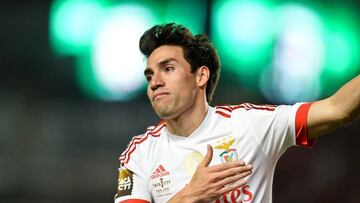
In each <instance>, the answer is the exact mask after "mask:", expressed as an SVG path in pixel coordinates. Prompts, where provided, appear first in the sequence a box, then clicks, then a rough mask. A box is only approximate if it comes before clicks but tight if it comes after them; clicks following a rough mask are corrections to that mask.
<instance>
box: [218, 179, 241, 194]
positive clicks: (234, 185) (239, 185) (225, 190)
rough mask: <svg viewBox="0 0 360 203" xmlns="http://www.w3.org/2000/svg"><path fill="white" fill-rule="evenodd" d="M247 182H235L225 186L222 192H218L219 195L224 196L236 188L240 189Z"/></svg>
mask: <svg viewBox="0 0 360 203" xmlns="http://www.w3.org/2000/svg"><path fill="white" fill-rule="evenodd" d="M246 183H247V181H246V180H245V179H241V180H239V181H237V182H235V183H234V184H228V185H225V186H224V187H223V188H221V189H220V190H218V194H220V195H221V194H224V193H227V192H230V191H233V190H235V189H236V188H240V187H243V186H244V185H246Z"/></svg>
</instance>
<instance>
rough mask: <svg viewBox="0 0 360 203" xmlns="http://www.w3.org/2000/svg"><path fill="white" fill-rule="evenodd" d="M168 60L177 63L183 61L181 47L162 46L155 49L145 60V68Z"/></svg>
mask: <svg viewBox="0 0 360 203" xmlns="http://www.w3.org/2000/svg"><path fill="white" fill-rule="evenodd" d="M168 58H174V59H176V60H177V61H182V60H185V59H184V54H183V49H182V47H181V46H176V45H162V46H160V47H158V48H156V49H155V50H154V51H153V52H152V53H151V54H150V56H149V58H148V60H147V66H148V67H149V66H156V65H157V64H159V63H161V62H162V61H163V60H165V59H168Z"/></svg>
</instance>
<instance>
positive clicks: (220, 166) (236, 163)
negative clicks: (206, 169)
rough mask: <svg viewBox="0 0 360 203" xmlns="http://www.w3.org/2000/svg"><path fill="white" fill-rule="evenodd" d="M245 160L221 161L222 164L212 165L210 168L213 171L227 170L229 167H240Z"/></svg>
mask: <svg viewBox="0 0 360 203" xmlns="http://www.w3.org/2000/svg"><path fill="white" fill-rule="evenodd" d="M244 165H245V162H244V161H238V160H237V161H230V162H226V163H222V164H218V165H215V166H212V167H211V168H210V170H211V171H213V172H217V171H224V170H228V169H231V168H236V167H241V166H244Z"/></svg>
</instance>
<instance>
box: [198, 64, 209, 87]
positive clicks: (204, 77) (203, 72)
mask: <svg viewBox="0 0 360 203" xmlns="http://www.w3.org/2000/svg"><path fill="white" fill-rule="evenodd" d="M209 78H210V70H209V68H208V67H207V66H201V67H200V68H198V69H197V70H196V82H197V84H198V86H199V87H206V84H207V82H208V80H209Z"/></svg>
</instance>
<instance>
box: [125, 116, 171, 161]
mask: <svg viewBox="0 0 360 203" xmlns="http://www.w3.org/2000/svg"><path fill="white" fill-rule="evenodd" d="M163 125H165V121H161V122H160V123H159V124H158V125H157V126H156V127H153V128H152V130H147V132H146V133H149V132H152V131H156V132H155V133H157V132H159V131H160V130H161V128H162V127H163ZM149 128H150V127H149ZM149 128H148V129H149ZM146 133H145V135H140V136H135V137H133V139H132V140H131V142H130V144H129V146H128V147H127V148H126V149H125V151H124V152H123V153H121V155H120V158H122V157H123V156H125V155H126V154H127V153H128V151H129V150H130V149H131V147H132V144H133V143H136V142H138V140H139V141H141V139H143V138H144V137H145V136H146Z"/></svg>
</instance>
